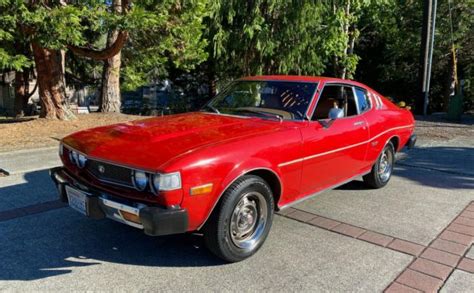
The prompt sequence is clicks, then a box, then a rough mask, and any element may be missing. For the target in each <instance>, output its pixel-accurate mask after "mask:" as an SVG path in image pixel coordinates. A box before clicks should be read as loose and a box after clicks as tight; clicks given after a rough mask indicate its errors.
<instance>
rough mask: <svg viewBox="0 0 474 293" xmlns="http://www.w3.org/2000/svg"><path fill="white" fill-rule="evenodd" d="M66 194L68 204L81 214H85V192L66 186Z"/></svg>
mask: <svg viewBox="0 0 474 293" xmlns="http://www.w3.org/2000/svg"><path fill="white" fill-rule="evenodd" d="M66 194H67V199H68V201H69V206H70V207H71V208H73V209H75V210H76V211H78V212H80V213H81V214H83V215H86V216H87V208H86V201H87V195H86V193H84V192H82V191H80V190H77V189H75V188H71V187H69V186H66Z"/></svg>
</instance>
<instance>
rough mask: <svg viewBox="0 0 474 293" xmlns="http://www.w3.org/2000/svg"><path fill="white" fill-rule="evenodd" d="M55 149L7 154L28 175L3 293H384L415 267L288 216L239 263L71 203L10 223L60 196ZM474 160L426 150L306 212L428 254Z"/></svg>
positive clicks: (466, 287) (13, 186) (441, 149)
mask: <svg viewBox="0 0 474 293" xmlns="http://www.w3.org/2000/svg"><path fill="white" fill-rule="evenodd" d="M55 152H56V151H55V150H50V151H44V150H40V151H38V152H37V153H36V155H37V156H42V155H44V156H45V159H44V160H41V159H40V158H35V160H34V161H33V162H32V163H31V164H28V161H27V160H25V159H23V158H22V156H21V153H19V154H18V155H17V156H16V157H15V155H14V154H3V155H2V154H0V168H5V166H6V167H7V168H10V169H12V170H16V171H14V172H12V175H10V176H7V177H0V259H1V260H2V261H1V265H0V290H13V291H36V290H47V291H53V290H57V291H71V290H80V291H83V290H101V291H103V290H106V291H110V290H121V291H122V290H123V291H144V290H147V291H151V290H153V291H156V290H160V291H178V290H179V291H218V292H222V291H337V292H347V291H351V292H353V291H359V292H380V291H383V290H384V289H385V288H386V287H387V286H389V285H390V284H391V283H392V282H393V281H394V280H395V279H396V278H397V276H398V275H399V274H400V273H401V272H402V271H403V270H404V269H405V268H406V267H407V265H409V264H410V263H411V262H412V261H413V259H414V257H413V256H411V255H408V254H405V253H401V252H398V251H394V250H392V249H388V248H385V247H381V246H378V245H374V244H371V243H368V242H365V241H362V240H359V239H354V238H351V237H348V236H345V235H341V234H339V233H335V232H332V231H327V230H324V229H320V228H318V227H314V226H311V225H308V224H306V223H301V222H298V221H295V220H292V219H288V218H285V217H282V216H276V217H275V223H274V225H273V228H272V231H271V233H270V236H269V239H268V240H267V242H266V243H265V245H264V247H263V248H262V250H261V251H260V252H259V253H258V254H256V255H255V256H254V257H252V258H250V259H248V260H246V261H243V262H240V263H236V264H225V263H222V262H221V261H220V260H219V259H217V258H215V257H214V256H212V255H211V254H210V253H209V252H208V251H207V250H206V249H205V247H204V246H203V241H202V237H201V236H199V235H177V236H168V237H157V238H153V237H148V236H145V235H143V234H142V233H141V232H140V231H139V230H136V229H134V228H130V227H126V226H124V225H121V224H118V223H115V222H112V221H110V220H102V221H95V220H90V219H86V218H84V217H82V216H81V215H79V214H78V213H76V212H75V211H73V210H72V209H70V208H67V207H65V208H55V209H51V210H47V209H46V210H44V211H36V212H35V213H24V214H18V215H16V216H15V215H14V216H12V217H10V218H9V219H7V218H4V219H3V220H2V213H3V215H6V214H7V213H8V212H9V211H19V210H21V209H22V208H24V207H28V206H30V207H31V206H37V205H38V204H41V203H44V202H50V201H52V200H55V199H56V191H55V189H54V186H53V184H52V183H51V182H50V180H49V178H48V175H47V171H46V170H45V169H43V168H46V167H50V166H51V165H54V164H55V163H54V155H53V154H54V153H55ZM7 156H8V158H9V160H8V164H5V165H3V166H2V162H6V160H3V161H2V159H4V158H6V157H7ZM473 156H474V146H472V145H469V142H468V143H467V144H466V145H461V146H459V145H458V146H456V147H453V146H443V145H430V146H426V147H425V148H420V149H417V150H415V151H414V152H411V153H409V154H408V155H406V156H404V157H403V159H402V160H401V161H400V162H399V163H400V164H399V165H398V167H397V168H396V170H395V172H394V177H393V178H392V181H391V182H390V183H389V185H388V186H387V187H386V188H384V189H382V190H368V189H366V188H365V187H363V185H362V184H361V183H360V181H355V182H352V183H349V184H347V185H344V186H342V187H340V188H338V189H336V190H333V191H328V192H326V193H323V194H320V195H318V196H316V197H314V198H313V199H310V200H307V201H305V202H303V203H300V204H298V205H297V208H298V209H301V210H304V211H308V212H312V213H314V214H318V215H321V216H324V217H327V218H330V219H334V220H337V221H341V222H345V223H349V224H352V225H355V226H358V227H361V228H363V229H367V230H370V231H374V232H378V233H382V234H385V235H389V236H391V237H397V238H400V239H405V240H407V241H411V242H413V243H417V244H420V245H424V246H426V245H428V244H429V243H430V242H431V241H432V240H433V239H434V238H435V237H436V236H437V235H438V234H439V233H440V232H441V231H442V230H443V229H444V228H445V227H446V226H447V225H448V224H449V223H450V222H451V221H452V220H453V219H454V217H455V216H456V215H457V214H458V213H459V212H461V211H462V210H463V209H464V207H465V206H466V205H467V204H468V203H469V202H471V201H473V200H474V176H473V174H471V172H472V170H473V166H474V158H473ZM443 158H449V159H443ZM15 160H16V162H17V163H15ZM41 161H43V162H44V164H43V165H42V164H41V163H40V162H41ZM30 210H34V209H30ZM467 256H471V257H474V251H473V250H472V249H471V250H470V251H469V252H468V253H467ZM442 291H443V292H461V291H466V292H469V291H471V292H472V291H474V277H473V275H472V274H470V273H468V272H465V271H462V270H459V269H456V270H454V272H453V273H452V274H451V275H450V277H449V278H448V280H447V281H446V282H445V283H444V285H443V287H442Z"/></svg>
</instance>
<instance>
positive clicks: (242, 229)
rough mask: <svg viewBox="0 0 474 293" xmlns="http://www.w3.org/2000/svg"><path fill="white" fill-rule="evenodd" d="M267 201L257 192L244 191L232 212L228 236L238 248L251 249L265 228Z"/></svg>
mask: <svg viewBox="0 0 474 293" xmlns="http://www.w3.org/2000/svg"><path fill="white" fill-rule="evenodd" d="M266 222H267V202H266V200H265V198H264V197H263V195H262V194H261V193H259V192H255V191H252V192H249V193H246V194H245V195H244V196H243V197H242V198H241V199H240V201H239V202H238V203H237V205H236V206H235V208H234V211H233V212H232V217H231V219H230V236H231V239H232V242H233V243H234V244H235V245H236V246H237V247H239V248H243V249H252V248H253V247H255V245H257V244H258V240H259V239H260V237H261V236H262V234H263V231H264V230H265V226H266Z"/></svg>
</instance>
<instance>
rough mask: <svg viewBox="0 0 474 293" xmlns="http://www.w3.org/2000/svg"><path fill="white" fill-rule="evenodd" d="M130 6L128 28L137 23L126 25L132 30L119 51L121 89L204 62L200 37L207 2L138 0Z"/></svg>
mask: <svg viewBox="0 0 474 293" xmlns="http://www.w3.org/2000/svg"><path fill="white" fill-rule="evenodd" d="M134 4H135V8H134V10H133V13H132V15H131V16H130V17H129V18H128V21H129V25H130V24H131V23H132V22H133V21H136V20H137V19H138V20H140V21H138V22H136V23H134V25H130V26H132V27H133V28H134V29H131V30H130V32H131V36H130V41H129V45H128V46H127V47H126V48H124V50H123V52H122V54H123V55H122V56H123V62H124V68H123V71H122V73H123V81H124V82H123V83H122V88H123V89H125V90H132V89H135V88H137V87H138V86H141V85H144V84H146V83H149V82H153V81H155V80H157V79H160V78H163V77H166V76H167V75H168V73H169V71H170V70H173V69H180V70H185V71H189V70H192V69H194V68H195V67H196V65H198V64H199V63H201V62H203V61H205V60H206V58H207V52H206V50H205V48H206V46H207V41H206V39H204V38H203V36H202V34H203V30H204V24H203V18H204V16H206V15H207V11H208V1H206V0H187V1H175V0H166V1H157V0H155V1H153V0H142V1H135V2H134ZM143 15H147V17H143ZM142 19H145V22H142V21H141V20H142Z"/></svg>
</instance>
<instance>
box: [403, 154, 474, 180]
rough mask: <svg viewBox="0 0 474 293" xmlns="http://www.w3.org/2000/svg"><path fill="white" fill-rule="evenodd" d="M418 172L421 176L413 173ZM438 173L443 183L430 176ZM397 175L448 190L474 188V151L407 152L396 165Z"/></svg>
mask: <svg viewBox="0 0 474 293" xmlns="http://www.w3.org/2000/svg"><path fill="white" fill-rule="evenodd" d="M413 168H417V169H419V170H420V172H412V169H413ZM433 172H434V173H438V175H439V176H441V177H442V180H433V178H431V177H429V176H425V175H426V174H427V173H430V174H431V173H433ZM394 175H396V176H401V177H405V178H407V179H409V180H412V181H417V182H419V183H421V184H423V185H427V186H431V187H436V188H447V189H473V188H474V148H471V147H423V148H415V149H413V150H411V151H409V152H408V156H407V157H406V159H403V160H401V161H400V162H398V164H397V165H396V170H395V173H394Z"/></svg>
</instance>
